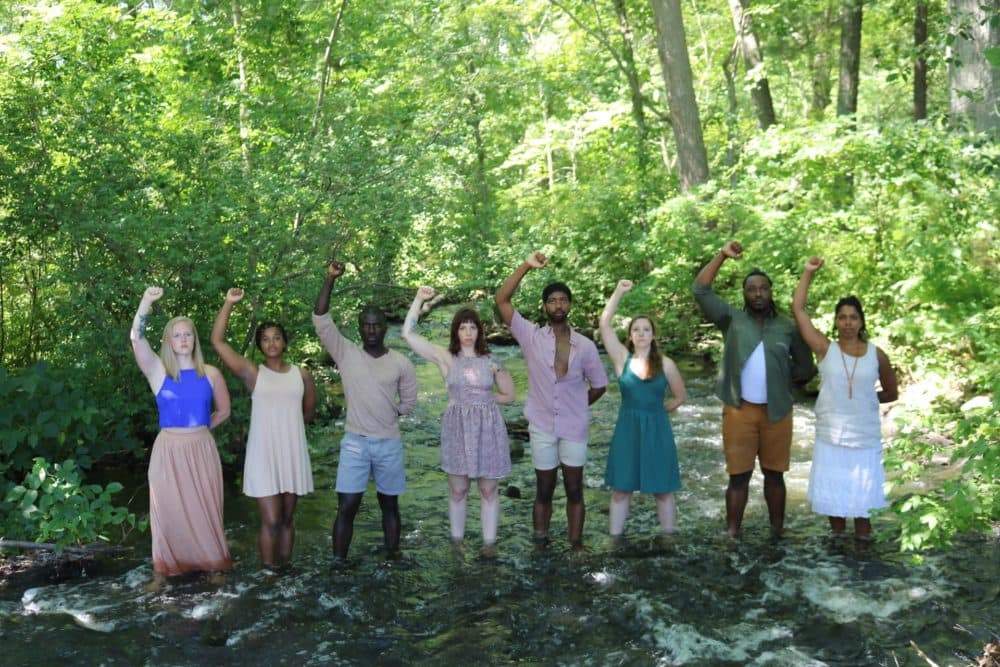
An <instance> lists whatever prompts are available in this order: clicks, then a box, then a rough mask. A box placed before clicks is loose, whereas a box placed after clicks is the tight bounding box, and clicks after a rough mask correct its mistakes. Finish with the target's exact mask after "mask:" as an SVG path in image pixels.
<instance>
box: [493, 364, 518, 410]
mask: <svg viewBox="0 0 1000 667" xmlns="http://www.w3.org/2000/svg"><path fill="white" fill-rule="evenodd" d="M493 386H494V387H495V388H496V391H495V392H494V393H493V399H494V400H495V401H496V402H497V403H500V404H508V403H513V402H514V399H515V398H516V397H517V391H516V390H515V389H514V379H513V378H512V377H511V376H510V372H509V371H508V370H507V369H506V368H503V367H502V366H498V365H495V364H494V366H493Z"/></svg>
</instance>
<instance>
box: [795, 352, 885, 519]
mask: <svg viewBox="0 0 1000 667" xmlns="http://www.w3.org/2000/svg"><path fill="white" fill-rule="evenodd" d="M855 363H856V365H855ZM848 369H850V372H851V373H852V374H853V379H852V381H851V383H850V394H851V397H850V398H848V380H847V377H848ZM819 370H820V373H821V374H822V375H821V379H820V386H819V397H818V398H817V399H816V408H815V409H816V444H815V446H814V447H813V460H812V467H811V469H810V471H809V489H808V491H807V492H806V497H807V498H808V499H809V500H810V502H811V503H812V510H813V512H816V513H817V514H823V515H825V516H836V517H845V518H857V517H861V518H868V517H869V516H870V512H871V510H873V509H877V508H882V507H885V506H886V500H885V492H884V491H883V489H882V485H883V483H884V482H885V471H884V469H883V468H882V425H881V415H880V413H879V403H878V393H877V391H876V387H875V385H876V383H877V382H878V357H877V356H876V348H875V346H874V345H872V344H871V343H868V344H867V349H866V350H865V353H864V355H862V356H860V357H852V356H850V355H845V354H844V353H843V351H841V349H840V345H838V344H837V343H836V342H833V343H831V344H830V348H829V350H827V353H826V356H825V357H823V360H822V361H820V362H819Z"/></svg>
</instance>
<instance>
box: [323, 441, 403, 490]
mask: <svg viewBox="0 0 1000 667" xmlns="http://www.w3.org/2000/svg"><path fill="white" fill-rule="evenodd" d="M369 479H374V480H375V489H376V490H377V491H378V492H379V493H382V494H385V495H387V496H398V495H401V494H402V493H403V491H405V490H406V475H405V473H404V470H403V441H402V440H400V439H399V438H370V437H368V436H367V435H360V434H358V433H350V432H347V433H344V439H343V440H341V441H340V462H339V463H338V464H337V493H364V492H365V489H367V488H368V480H369Z"/></svg>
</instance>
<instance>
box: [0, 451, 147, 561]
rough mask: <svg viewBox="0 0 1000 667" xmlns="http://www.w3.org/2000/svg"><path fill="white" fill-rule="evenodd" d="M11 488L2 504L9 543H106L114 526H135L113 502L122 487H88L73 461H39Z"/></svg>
mask: <svg viewBox="0 0 1000 667" xmlns="http://www.w3.org/2000/svg"><path fill="white" fill-rule="evenodd" d="M7 486H8V487H9V488H7V489H6V490H5V491H6V493H5V494H4V496H3V498H4V499H3V502H2V503H0V513H2V515H3V516H4V517H5V518H4V521H3V524H2V525H0V529H2V530H3V536H4V537H5V538H7V539H12V540H19V539H26V540H33V541H36V542H52V543H55V544H56V545H57V547H64V546H67V545H71V544H89V543H93V542H96V541H98V540H104V541H107V540H108V539H109V537H108V530H109V529H110V528H112V527H115V526H121V527H123V528H124V527H135V526H136V517H135V514H133V513H131V512H129V511H128V510H127V509H126V508H124V507H117V506H115V505H114V504H112V502H111V496H112V495H114V494H115V493H118V492H119V491H121V490H122V485H121V484H119V483H118V482H111V483H110V484H108V485H107V486H105V487H102V486H101V485H100V484H84V483H83V472H82V471H81V470H80V468H79V467H78V466H77V464H76V462H75V461H73V460H72V459H69V460H67V461H64V462H62V463H55V464H50V463H49V462H48V461H46V460H45V459H44V458H42V457H36V458H35V459H34V462H33V465H32V468H31V472H29V473H28V474H27V475H26V476H25V477H24V479H23V481H22V482H21V483H20V484H16V485H10V484H8V485H7Z"/></svg>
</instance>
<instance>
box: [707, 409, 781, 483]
mask: <svg viewBox="0 0 1000 667" xmlns="http://www.w3.org/2000/svg"><path fill="white" fill-rule="evenodd" d="M722 449H723V451H725V453H726V472H727V473H729V474H730V475H739V474H742V473H745V472H750V471H752V470H753V469H754V461H755V460H757V459H759V460H760V467H761V469H762V470H773V471H775V472H785V471H786V470H788V466H789V463H790V462H791V452H792V412H791V410H789V411H788V414H787V415H785V416H784V418H782V419H781V420H780V421H776V422H772V421H770V420H768V418H767V405H766V404H761V403H748V402H747V401H743V402H742V403H741V405H740V407H738V408H734V407H733V406H731V405H725V406H723V408H722Z"/></svg>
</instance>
